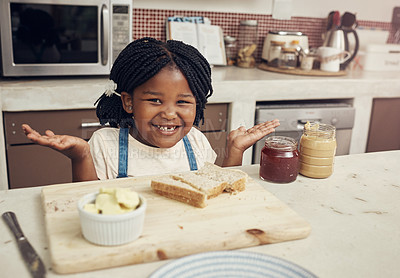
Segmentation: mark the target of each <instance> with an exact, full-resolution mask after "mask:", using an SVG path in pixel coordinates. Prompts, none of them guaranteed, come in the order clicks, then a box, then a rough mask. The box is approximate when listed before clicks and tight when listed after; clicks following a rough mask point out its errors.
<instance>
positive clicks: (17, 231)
mask: <svg viewBox="0 0 400 278" xmlns="http://www.w3.org/2000/svg"><path fill="white" fill-rule="evenodd" d="M2 217H3V219H4V221H5V222H6V224H7V225H8V227H9V228H10V230H11V231H12V233H13V234H14V236H15V239H16V240H17V244H18V248H19V251H20V253H21V255H22V257H23V258H24V261H25V263H26V265H27V266H28V268H29V271H30V272H31V274H32V277H34V278H44V277H46V268H45V266H44V264H43V262H42V260H41V259H40V257H39V255H38V254H37V253H36V251H35V249H33V247H32V245H31V244H30V243H29V241H28V239H27V238H26V237H25V235H24V233H23V232H22V230H21V227H20V226H19V223H18V220H17V216H16V215H15V213H13V212H11V211H7V212H5V213H3V215H2Z"/></svg>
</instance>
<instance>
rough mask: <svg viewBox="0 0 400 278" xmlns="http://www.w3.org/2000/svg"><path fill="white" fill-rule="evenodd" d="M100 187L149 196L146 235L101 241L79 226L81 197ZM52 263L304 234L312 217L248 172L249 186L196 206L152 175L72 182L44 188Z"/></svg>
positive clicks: (148, 256) (132, 260)
mask: <svg viewBox="0 0 400 278" xmlns="http://www.w3.org/2000/svg"><path fill="white" fill-rule="evenodd" d="M100 187H130V188H132V189H133V190H135V191H137V192H139V193H140V194H142V195H143V196H144V197H145V198H147V201H148V207H147V211H146V217H145V223H144V230H143V234H142V236H141V237H140V238H139V239H137V240H136V241H134V242H131V243H129V244H126V245H121V246H113V247H107V246H97V245H94V244H91V243H89V242H88V241H86V240H85V239H84V238H83V236H82V234H81V231H80V223H79V216H78V210H77V201H78V200H79V198H80V197H82V196H83V195H85V194H87V193H91V192H97V191H98V190H99V188H100ZM42 201H43V208H44V217H45V223H46V232H47V237H48V241H49V251H50V254H51V260H52V269H53V270H54V271H55V272H57V273H76V272H83V271H90V270H95V269H102V268H110V267H115V266H121V265H129V264H139V263H145V262H151V261H157V260H164V259H171V258H179V257H182V256H186V255H190V254H194V253H200V252H206V251H215V250H230V249H237V248H245V247H250V246H256V245H261V244H269V243H276V242H282V241H288V240H294V239H301V238H305V237H307V236H308V235H309V233H310V231H311V228H310V225H309V224H308V222H306V221H305V220H304V219H303V218H301V217H300V216H299V215H297V214H296V213H295V212H294V211H293V210H292V209H290V208H289V207H288V206H287V205H286V204H284V203H283V202H282V201H280V200H279V199H277V198H276V197H275V196H274V195H272V194H271V193H269V192H268V191H266V190H265V189H264V188H263V187H262V186H261V185H260V184H258V183H257V182H256V181H254V180H253V179H251V178H248V181H247V184H246V190H245V191H243V192H240V193H238V194H236V195H232V194H229V193H223V194H221V195H220V196H218V197H216V198H214V199H210V200H208V206H207V207H205V208H195V207H192V206H189V205H186V204H183V203H180V202H177V201H174V200H171V199H167V198H165V197H162V196H159V195H157V194H156V193H154V192H153V191H152V189H151V187H150V178H149V177H144V178H125V179H116V180H107V181H94V182H82V183H70V184H61V185H52V186H47V187H44V188H43V189H42Z"/></svg>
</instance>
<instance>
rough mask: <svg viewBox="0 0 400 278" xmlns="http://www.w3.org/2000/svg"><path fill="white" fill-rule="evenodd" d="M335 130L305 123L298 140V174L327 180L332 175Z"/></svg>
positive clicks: (326, 125) (326, 126)
mask: <svg viewBox="0 0 400 278" xmlns="http://www.w3.org/2000/svg"><path fill="white" fill-rule="evenodd" d="M335 154H336V128H335V127H334V126H332V125H329V124H321V123H307V124H306V125H305V126H304V129H303V135H302V136H301V138H300V174H302V175H304V176H307V177H310V178H317V179H318V178H319V179H321V178H327V177H329V176H330V175H332V173H333V164H334V157H335Z"/></svg>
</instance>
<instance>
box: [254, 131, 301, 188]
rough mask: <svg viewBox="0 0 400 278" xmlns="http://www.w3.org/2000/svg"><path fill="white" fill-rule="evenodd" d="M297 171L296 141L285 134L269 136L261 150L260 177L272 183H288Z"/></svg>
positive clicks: (292, 179) (293, 178) (297, 154)
mask: <svg viewBox="0 0 400 278" xmlns="http://www.w3.org/2000/svg"><path fill="white" fill-rule="evenodd" d="M298 173H299V152H298V150H297V141H296V140H295V139H293V138H290V137H286V136H270V137H268V138H267V139H266V140H265V146H264V147H263V149H262V150H261V159H260V178H261V179H262V180H265V181H269V182H274V183H289V182H293V181H295V180H296V178H297V175H298Z"/></svg>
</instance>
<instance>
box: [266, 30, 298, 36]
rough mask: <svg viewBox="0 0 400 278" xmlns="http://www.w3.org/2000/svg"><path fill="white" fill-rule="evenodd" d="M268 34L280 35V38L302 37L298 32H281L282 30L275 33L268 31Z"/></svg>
mask: <svg viewBox="0 0 400 278" xmlns="http://www.w3.org/2000/svg"><path fill="white" fill-rule="evenodd" d="M268 33H269V34H274V35H281V36H303V35H305V34H303V33H302V32H298V31H282V30H276V31H269V32H268Z"/></svg>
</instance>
